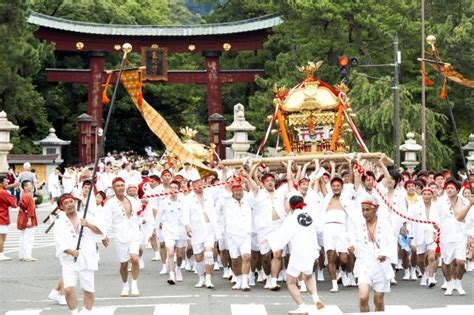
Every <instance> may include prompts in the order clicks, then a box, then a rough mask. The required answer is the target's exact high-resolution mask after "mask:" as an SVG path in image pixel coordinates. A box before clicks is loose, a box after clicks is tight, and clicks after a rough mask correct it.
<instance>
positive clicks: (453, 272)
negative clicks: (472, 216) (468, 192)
mask: <svg viewBox="0 0 474 315" xmlns="http://www.w3.org/2000/svg"><path fill="white" fill-rule="evenodd" d="M460 189H461V184H460V183H459V182H458V181H456V180H455V179H454V178H449V179H448V180H446V183H445V191H446V196H447V198H445V199H443V198H441V199H439V203H440V204H439V207H440V208H439V209H440V214H439V217H440V220H439V225H440V238H441V241H440V247H441V257H442V259H443V266H442V269H443V274H444V277H445V278H446V284H447V288H446V292H445V293H444V295H452V294H453V290H456V291H458V293H459V295H465V294H466V291H464V289H463V287H462V283H461V280H462V277H463V275H464V272H465V269H464V264H465V262H466V244H467V233H466V227H465V226H466V220H465V218H466V215H467V214H468V212H469V210H470V208H471V207H472V205H473V204H474V196H471V197H470V200H466V199H464V198H463V197H462V196H459V195H458V193H459V190H460Z"/></svg>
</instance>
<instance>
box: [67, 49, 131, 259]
mask: <svg viewBox="0 0 474 315" xmlns="http://www.w3.org/2000/svg"><path fill="white" fill-rule="evenodd" d="M122 51H123V58H122V62H121V64H120V70H119V73H118V76H117V81H115V87H114V92H113V94H112V100H111V101H110V106H109V112H108V113H107V119H106V120H105V125H104V131H103V140H102V141H101V142H100V148H99V150H96V152H102V148H104V147H105V141H106V135H107V130H108V128H109V123H110V118H111V117H112V111H113V109H114V104H115V99H116V97H117V89H118V86H119V83H120V78H121V76H122V72H123V69H124V68H125V62H126V61H127V54H128V53H129V52H131V51H132V45H130V44H128V43H125V44H123V45H122ZM98 165H99V155H98V154H96V155H95V161H94V170H93V171H92V179H91V181H92V187H94V183H95V179H96V177H97V167H98ZM93 190H94V189H92V188H91V189H89V193H88V194H87V199H86V206H85V208H84V215H83V216H82V217H83V219H85V218H86V215H87V210H88V209H89V202H90V199H91V195H92V191H93ZM83 232H84V226H82V225H81V230H80V231H79V238H78V240H77V245H76V250H79V248H80V247H81V240H82V235H83ZM76 260H77V257H75V258H74V261H76Z"/></svg>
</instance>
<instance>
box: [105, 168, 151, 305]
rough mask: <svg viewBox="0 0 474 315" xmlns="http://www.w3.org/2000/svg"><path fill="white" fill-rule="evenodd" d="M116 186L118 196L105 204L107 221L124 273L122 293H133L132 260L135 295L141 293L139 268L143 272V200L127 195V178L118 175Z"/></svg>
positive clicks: (115, 180) (114, 181)
mask: <svg viewBox="0 0 474 315" xmlns="http://www.w3.org/2000/svg"><path fill="white" fill-rule="evenodd" d="M112 189H113V190H114V193H115V196H114V197H112V198H111V199H109V200H108V201H107V202H106V203H105V206H104V214H105V222H106V224H107V227H108V229H107V230H112V233H113V236H114V240H115V249H116V251H117V256H118V258H119V261H120V276H121V277H122V282H123V287H122V293H121V296H128V295H129V289H130V287H129V282H128V262H129V261H130V262H131V264H132V284H131V295H132V296H138V295H139V294H140V292H139V291H138V285H137V281H138V272H139V256H138V255H139V250H140V241H141V233H140V223H141V221H142V218H141V217H140V216H139V213H138V212H139V211H140V210H141V203H140V201H138V200H136V199H132V198H129V197H127V196H126V195H125V181H124V180H123V178H121V177H116V178H114V180H113V181H112Z"/></svg>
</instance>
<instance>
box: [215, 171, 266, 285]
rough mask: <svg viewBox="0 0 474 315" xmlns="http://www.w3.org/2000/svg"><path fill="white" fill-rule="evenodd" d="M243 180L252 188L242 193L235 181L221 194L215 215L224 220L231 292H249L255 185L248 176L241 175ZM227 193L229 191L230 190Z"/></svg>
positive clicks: (241, 188) (256, 187) (239, 184)
mask: <svg viewBox="0 0 474 315" xmlns="http://www.w3.org/2000/svg"><path fill="white" fill-rule="evenodd" d="M240 175H241V176H242V180H243V181H244V183H245V184H246V185H248V186H249V187H250V188H251V192H250V193H244V189H243V187H242V182H241V181H237V182H235V183H233V184H232V185H231V186H230V187H226V188H227V189H226V190H227V191H226V192H223V193H222V195H221V196H220V199H219V201H218V202H217V205H216V212H220V210H219V209H220V208H222V213H223V217H224V230H225V236H224V237H225V239H226V243H227V246H228V248H229V254H230V258H231V259H232V271H233V272H234V275H235V277H236V280H237V281H236V283H235V285H234V286H233V287H232V289H233V290H239V289H242V291H250V286H249V281H248V280H249V272H250V254H251V243H252V203H253V200H254V197H255V196H256V194H257V192H258V186H257V184H256V183H255V182H254V181H253V180H252V179H251V178H250V176H249V175H248V174H247V173H245V172H241V173H240ZM229 190H230V191H229Z"/></svg>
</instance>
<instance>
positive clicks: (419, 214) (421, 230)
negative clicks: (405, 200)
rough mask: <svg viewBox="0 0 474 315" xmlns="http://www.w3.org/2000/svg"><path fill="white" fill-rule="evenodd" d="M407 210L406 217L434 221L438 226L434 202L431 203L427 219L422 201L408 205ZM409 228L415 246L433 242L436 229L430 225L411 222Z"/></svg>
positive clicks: (437, 214)
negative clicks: (410, 228)
mask: <svg viewBox="0 0 474 315" xmlns="http://www.w3.org/2000/svg"><path fill="white" fill-rule="evenodd" d="M408 209H409V210H408V211H409V213H408V215H409V216H410V217H412V218H414V219H417V220H423V221H434V222H436V223H438V224H439V208H438V205H437V203H435V202H431V205H430V214H429V217H426V210H425V203H424V202H423V201H421V202H416V203H414V204H412V205H409V206H408ZM411 227H412V231H411V234H412V235H413V241H414V242H415V245H416V246H420V245H423V244H426V245H429V244H432V243H433V242H434V237H435V235H436V229H435V228H434V226H433V225H432V224H425V223H417V222H412V224H411Z"/></svg>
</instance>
